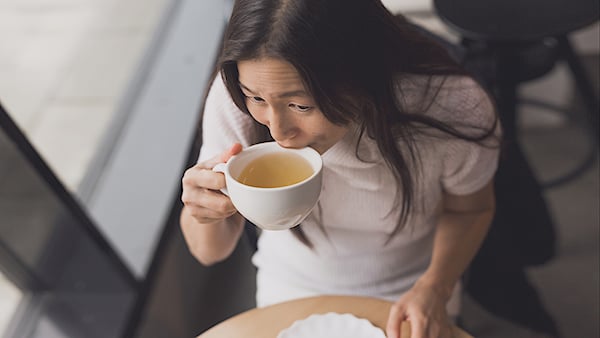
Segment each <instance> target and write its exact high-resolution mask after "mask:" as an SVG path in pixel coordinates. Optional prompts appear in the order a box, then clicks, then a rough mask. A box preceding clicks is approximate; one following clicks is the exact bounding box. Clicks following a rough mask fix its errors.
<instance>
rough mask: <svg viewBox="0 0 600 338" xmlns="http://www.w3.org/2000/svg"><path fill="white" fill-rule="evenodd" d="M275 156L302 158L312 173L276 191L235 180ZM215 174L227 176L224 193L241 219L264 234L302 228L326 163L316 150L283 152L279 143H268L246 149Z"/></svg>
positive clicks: (313, 204)
mask: <svg viewBox="0 0 600 338" xmlns="http://www.w3.org/2000/svg"><path fill="white" fill-rule="evenodd" d="M275 152H291V153H294V154H297V155H300V156H301V157H302V158H304V159H305V160H306V161H307V162H308V163H309V164H310V165H311V167H312V170H313V173H312V175H310V176H309V177H307V178H305V179H304V180H302V181H301V182H298V183H295V184H292V185H286V186H282V187H276V188H258V187H253V186H249V185H245V184H242V183H240V182H239V181H237V180H236V178H237V177H239V175H240V174H241V172H242V170H243V169H244V168H245V167H246V166H247V165H248V164H249V163H250V162H251V161H252V160H254V159H256V158H258V157H261V156H263V155H266V154H270V153H275ZM213 170H214V171H218V172H222V173H223V174H225V183H226V185H227V187H226V189H223V190H222V191H223V193H225V194H227V195H228V196H229V198H231V202H232V203H233V205H234V206H235V207H236V209H237V210H238V211H239V213H240V214H242V216H244V217H245V218H246V219H247V220H249V221H250V222H252V223H254V224H255V225H256V226H258V227H260V228H261V229H264V230H285V229H289V228H292V227H294V226H296V225H298V224H300V223H301V222H302V221H303V220H304V219H305V218H306V216H308V215H309V214H310V212H311V211H312V209H313V208H314V207H315V205H316V204H317V201H318V200H319V195H320V194H321V184H322V177H323V161H322V159H321V155H320V154H319V153H318V152H317V151H316V150H314V149H312V148H309V147H306V148H302V149H291V148H283V147H281V146H280V145H278V144H277V143H276V142H265V143H259V144H255V145H253V146H250V147H247V148H245V149H244V150H242V152H240V153H239V154H237V155H235V156H232V157H231V158H230V159H229V161H227V163H220V164H217V165H216V166H215V167H214V168H213Z"/></svg>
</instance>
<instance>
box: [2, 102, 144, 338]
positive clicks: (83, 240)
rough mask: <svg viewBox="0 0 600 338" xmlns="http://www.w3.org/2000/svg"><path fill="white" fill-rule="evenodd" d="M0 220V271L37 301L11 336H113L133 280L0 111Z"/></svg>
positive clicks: (132, 291) (132, 292)
mask: <svg viewBox="0 0 600 338" xmlns="http://www.w3.org/2000/svg"><path fill="white" fill-rule="evenodd" d="M0 108H1V107H0ZM0 215H2V217H1V218H0V249H1V250H0V266H1V267H2V269H8V270H6V271H10V272H11V276H12V275H17V274H18V278H17V280H18V283H19V287H23V288H24V289H25V290H26V292H27V293H28V294H31V295H32V299H35V301H34V302H32V303H35V305H34V306H35V308H36V309H35V311H30V313H29V314H28V317H26V316H25V315H24V316H23V317H22V318H17V319H15V322H18V323H21V322H27V323H28V324H29V325H31V326H32V327H31V328H30V329H29V330H31V331H32V333H31V334H26V335H24V334H23V332H16V333H14V334H15V335H16V336H18V337H22V336H26V337H31V338H37V337H49V334H50V333H49V332H54V333H60V335H55V337H90V338H91V337H118V336H119V334H120V332H121V331H122V330H123V329H124V325H125V321H126V319H127V316H128V314H129V312H130V311H131V307H132V305H133V301H134V297H135V286H136V283H137V282H136V281H135V279H134V277H133V275H132V274H131V273H130V272H129V271H128V270H127V269H126V268H125V266H124V265H123V263H122V262H121V261H120V260H119V259H118V258H117V257H116V255H115V254H114V252H112V251H111V250H110V248H109V247H108V246H107V244H106V242H105V241H104V240H103V238H102V237H101V236H100V235H99V233H98V232H97V230H96V228H95V227H94V225H93V224H92V223H91V221H90V220H89V218H88V217H87V216H86V215H85V212H84V211H83V210H82V209H81V208H80V207H79V206H78V204H77V203H76V202H75V201H74V200H73V199H72V197H71V195H69V194H68V193H66V191H65V190H63V189H62V186H61V185H60V184H59V183H58V181H57V180H56V178H55V177H54V176H53V175H52V173H51V172H50V171H49V170H48V168H46V167H45V166H44V164H43V162H42V161H41V160H40V159H39V157H38V156H37V154H36V153H35V152H34V151H33V149H32V148H31V147H30V146H29V144H28V143H27V140H26V139H25V138H24V137H23V136H22V135H21V134H19V133H18V131H17V130H16V128H15V127H14V125H12V123H11V121H10V119H8V117H7V115H6V114H5V113H4V111H3V110H2V109H0ZM21 284H23V285H21ZM19 313H20V311H19ZM19 327H20V326H19Z"/></svg>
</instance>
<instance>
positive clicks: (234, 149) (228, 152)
mask: <svg viewBox="0 0 600 338" xmlns="http://www.w3.org/2000/svg"><path fill="white" fill-rule="evenodd" d="M241 151H242V145H241V144H239V143H234V144H233V145H232V146H231V147H230V148H229V149H228V150H226V151H225V152H223V153H222V154H221V156H219V160H220V161H221V163H224V162H227V161H229V159H230V158H231V157H232V156H233V155H236V154H238V153H240V152H241Z"/></svg>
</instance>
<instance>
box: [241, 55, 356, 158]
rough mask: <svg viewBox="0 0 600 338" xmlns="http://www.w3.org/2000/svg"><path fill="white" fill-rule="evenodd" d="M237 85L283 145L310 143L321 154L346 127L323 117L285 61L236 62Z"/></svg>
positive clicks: (344, 131) (250, 107)
mask: <svg viewBox="0 0 600 338" xmlns="http://www.w3.org/2000/svg"><path fill="white" fill-rule="evenodd" d="M238 72H239V81H240V83H239V85H240V88H241V90H242V93H243V94H244V96H245V97H246V98H245V99H246V106H247V107H248V110H249V111H250V114H251V115H252V117H253V118H254V119H255V120H256V121H258V122H259V123H262V124H264V125H265V126H267V127H268V128H269V131H270V132H271V136H272V137H273V139H274V140H275V141H277V143H279V144H280V145H281V146H283V147H287V148H301V147H306V146H309V147H312V148H314V149H315V150H317V151H318V152H319V153H321V154H323V153H324V152H325V151H326V150H327V149H329V148H330V147H331V146H333V145H334V144H335V143H336V142H337V141H339V140H340V139H341V138H342V137H344V135H345V134H346V131H347V127H344V126H338V125H335V124H333V123H331V122H330V121H329V120H327V119H326V118H325V116H324V115H323V113H321V111H320V110H319V108H318V107H317V106H316V104H315V101H314V100H313V98H312V97H311V96H310V95H309V94H308V92H307V91H306V89H305V88H304V85H303V83H302V81H301V79H300V76H299V74H298V72H297V71H296V69H295V68H294V67H293V66H292V65H291V64H289V63H288V62H286V61H283V60H280V59H274V58H260V59H254V60H247V61H240V62H238Z"/></svg>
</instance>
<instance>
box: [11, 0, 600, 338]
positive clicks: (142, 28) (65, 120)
mask: <svg viewBox="0 0 600 338" xmlns="http://www.w3.org/2000/svg"><path fill="white" fill-rule="evenodd" d="M166 3H167V1H166V0H152V1H147V0H146V1H142V0H128V1H117V0H103V1H99V0H56V1H53V2H52V4H48V3H47V1H43V0H26V1H23V0H0V40H2V41H4V43H3V44H2V46H0V74H3V76H2V77H0V99H1V100H2V102H3V103H4V104H5V105H6V106H7V107H8V109H9V110H10V111H11V112H12V113H13V114H14V117H15V119H16V120H17V121H18V122H19V123H20V124H21V126H22V128H24V129H25V130H26V132H27V133H29V135H30V138H31V139H32V141H33V142H34V144H36V146H38V147H39V149H40V151H41V152H42V155H43V156H45V157H46V159H47V160H48V162H49V164H50V165H51V166H52V167H54V168H55V169H56V171H57V172H58V173H59V175H60V176H61V178H62V179H63V181H64V182H65V184H66V185H67V186H68V187H69V188H70V189H72V190H73V191H74V190H76V189H77V185H78V183H79V182H80V180H81V178H82V177H83V175H84V171H85V169H86V166H87V165H88V163H89V161H90V158H91V157H92V153H93V152H92V151H90V150H91V149H93V148H94V147H95V146H96V144H97V143H98V142H99V140H101V138H102V135H103V132H102V127H101V126H103V125H107V124H108V123H109V121H110V119H111V116H112V114H114V113H115V111H116V109H117V108H116V107H117V106H118V104H119V100H120V99H121V95H122V94H123V91H124V88H125V86H126V82H127V79H128V78H129V76H130V75H131V73H132V72H133V69H134V68H135V63H136V60H138V59H139V58H140V55H141V53H142V50H143V46H144V45H145V43H147V41H148V39H149V37H150V34H149V33H150V32H151V30H152V27H153V25H154V24H156V21H157V20H158V17H159V15H160V13H161V11H162V10H163V9H164V6H165V4H166ZM384 3H386V4H387V5H388V6H390V8H394V9H397V8H402V6H408V7H410V8H409V9H410V10H412V11H414V16H413V18H414V19H415V21H418V22H421V23H423V24H425V25H426V26H428V27H430V28H432V29H433V30H434V31H437V32H439V33H441V34H446V35H447V36H448V37H450V38H453V37H454V36H453V34H452V33H451V32H449V31H447V30H446V29H445V27H444V26H443V25H442V24H441V23H440V22H439V21H437V20H436V19H435V17H434V16H432V14H431V9H430V6H428V5H423V4H424V2H423V1H418V0H415V1H410V2H404V3H402V4H400V1H397V0H388V1H384ZM411 6H412V7H411ZM405 8H406V7H405ZM106 17H110V18H111V21H110V22H109V21H107V20H106ZM109 23H110V24H109ZM574 38H575V41H576V45H577V46H578V50H579V51H580V53H582V55H586V56H587V57H586V61H587V66H588V70H590V72H591V74H593V76H592V78H593V79H594V80H595V82H596V84H598V49H599V48H598V40H599V39H598V25H595V26H594V27H592V28H590V29H588V30H586V31H584V32H581V33H580V34H577V35H576V36H574ZM111 51H112V53H111ZM114 51H118V52H119V53H114ZM90 62H91V63H90ZM523 90H524V93H525V94H526V95H527V96H534V97H539V98H542V99H545V100H551V101H552V102H553V103H555V104H559V105H566V106H569V107H571V108H573V110H577V109H580V108H579V105H578V102H577V96H576V95H575V93H573V91H572V90H571V83H570V82H569V78H568V73H567V72H566V70H565V68H564V67H559V68H558V69H557V70H556V71H555V72H553V73H552V74H551V75H550V76H548V77H546V78H545V79H544V80H543V81H539V82H537V83H534V84H531V85H528V86H527V87H526V88H523ZM524 108H525V109H524V111H523V113H522V114H521V117H522V120H521V123H522V126H523V130H522V134H521V140H522V144H523V147H524V148H525V150H526V152H527V155H528V157H529V159H530V161H531V164H532V166H533V167H534V168H535V169H536V172H537V174H538V175H539V178H540V180H542V181H544V180H545V179H549V178H553V177H555V176H556V175H558V174H560V173H562V172H564V171H565V170H568V169H569V168H570V166H571V165H573V164H575V163H576V162H577V161H578V159H580V158H581V156H582V154H583V152H585V149H586V147H587V142H586V140H585V137H583V134H582V129H581V127H580V126H579V125H577V124H572V123H571V121H570V120H569V119H568V118H565V117H564V115H561V114H555V113H552V112H548V111H543V110H536V109H535V108H534V107H524ZM57 130H60V133H57ZM74 139H75V140H77V142H72V140H74ZM598 177H599V169H598V162H597V161H596V163H595V165H594V167H593V168H592V169H590V170H588V171H587V172H586V173H585V174H584V175H582V176H581V177H579V178H577V179H576V180H573V181H571V182H569V183H568V184H565V185H562V186H559V187H556V188H553V189H548V190H547V191H545V193H544V196H545V198H546V200H547V202H548V205H549V206H550V208H551V211H552V214H553V216H554V218H555V220H556V226H557V231H558V233H559V235H560V240H559V252H558V255H557V257H556V258H555V259H554V260H552V261H551V262H549V263H548V264H545V265H543V266H541V267H537V268H533V269H530V271H528V274H529V276H530V278H531V280H532V281H533V282H534V283H535V285H536V286H537V287H538V289H539V291H540V293H541V295H542V297H543V300H544V302H545V303H546V305H547V307H548V309H549V310H550V311H551V313H552V314H553V315H554V316H555V318H556V319H557V321H558V323H559V326H560V328H561V329H562V331H563V333H564V336H565V338H572V337H573V338H574V337H600V328H599V326H598V325H599V324H598V318H600V311H599V302H600V295H599V285H600V280H599V271H598V266H599V261H598V257H599V240H598V239H599V238H600V235H599V230H598V228H599V215H598V205H599V204H600V202H599V191H600V188H599V183H598ZM170 227H171V228H172V231H171V232H170V234H171V237H170V238H169V239H170V240H169V241H167V242H166V243H165V246H164V249H165V253H166V255H165V258H164V261H163V262H162V264H159V265H158V266H157V269H156V276H157V280H156V284H155V285H154V288H153V289H152V290H151V292H150V297H149V300H148V303H147V307H146V310H147V311H146V312H144V314H143V316H142V318H143V320H142V323H143V324H142V326H141V327H140V330H139V331H138V336H139V337H160V336H161V333H163V332H177V333H178V335H177V336H191V335H193V334H196V333H199V332H201V331H202V330H203V329H206V328H207V327H209V326H211V325H213V324H215V323H216V322H218V321H219V320H222V319H223V318H226V317H227V316H229V315H231V314H234V313H238V312H239V311H242V310H244V309H247V308H249V307H250V306H252V293H253V287H254V281H253V269H252V268H251V266H250V264H249V258H248V255H249V253H250V249H249V247H248V245H247V243H245V242H243V244H242V245H241V246H240V247H239V248H238V249H237V251H236V254H235V255H234V256H233V257H232V259H231V260H229V261H227V262H225V263H223V264H221V265H218V266H216V267H214V268H210V269H206V268H202V267H201V266H199V264H197V263H196V262H195V261H194V260H193V259H192V258H191V257H190V256H189V254H188V252H187V251H186V248H185V247H184V246H183V242H182V239H181V235H180V233H179V231H178V227H177V224H176V222H173V223H172V224H170ZM3 283H4V284H3ZM3 285H6V283H5V282H3V279H2V278H1V277H0V319H1V318H7V316H8V315H9V314H10V311H11V310H10V309H11V307H10V303H9V301H8V300H9V297H8V296H7V295H8V294H7V293H3V291H2V290H3V288H2V286H3ZM214 290H216V291H214ZM173 291H175V292H174V293H173ZM224 295H227V296H228V297H226V299H229V301H227V302H222V301H218V299H220V298H221V297H224ZM175 304H180V305H181V307H177V305H175ZM165 305H166V306H168V307H165ZM207 308H210V310H209V311H206V309H207ZM7 309H8V310H7ZM166 310H169V311H166ZM171 310H172V311H171ZM2 311H4V313H2ZM465 311H470V312H469V313H470V314H471V315H470V318H473V319H472V320H471V321H468V322H465V325H466V328H467V329H469V330H470V331H472V332H474V333H475V332H477V333H479V334H478V335H477V337H480V338H500V337H513V338H520V337H523V338H525V337H529V336H530V332H528V331H527V330H524V329H523V328H520V327H516V326H514V325H512V324H510V323H507V322H505V321H502V320H500V319H498V318H496V317H494V316H491V315H489V314H487V313H486V312H485V311H483V310H482V309H480V308H478V307H477V305H476V304H474V303H473V302H470V301H469V299H466V300H465ZM1 322H2V321H1V320H0V324H1ZM1 331H2V327H1V325H0V332H1ZM163 336H164V335H163Z"/></svg>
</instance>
